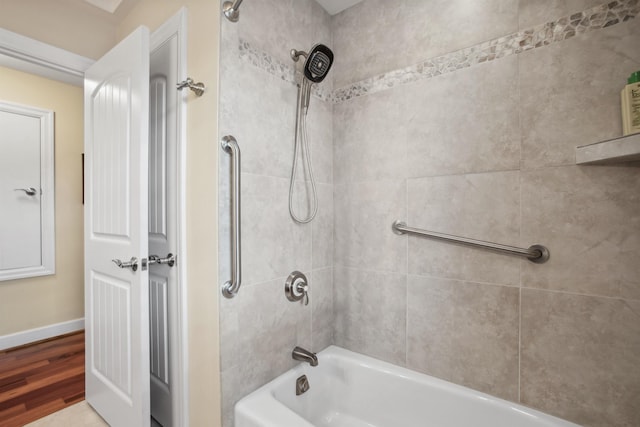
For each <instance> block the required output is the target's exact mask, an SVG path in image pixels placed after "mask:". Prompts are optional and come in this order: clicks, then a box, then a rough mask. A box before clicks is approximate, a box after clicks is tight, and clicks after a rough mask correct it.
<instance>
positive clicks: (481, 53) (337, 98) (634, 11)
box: [333, 0, 640, 103]
mask: <svg viewBox="0 0 640 427" xmlns="http://www.w3.org/2000/svg"><path fill="white" fill-rule="evenodd" d="M639 3H640V2H639V0H615V1H612V2H609V3H606V4H603V5H600V6H596V7H593V8H591V9H587V10H585V11H583V12H580V13H574V14H573V15H570V16H565V17H563V18H560V19H558V20H557V21H552V22H548V23H546V24H542V25H537V26H535V27H533V28H530V29H527V30H523V31H519V32H517V33H513V34H509V35H507V36H504V37H499V38H497V39H493V40H489V41H487V42H484V43H481V44H478V45H475V46H472V47H468V48H465V49H461V50H458V51H456V52H451V53H447V54H444V55H441V56H437V57H435V58H431V59H428V60H426V61H424V62H420V63H418V64H415V65H411V66H409V67H406V68H402V69H399V70H394V71H390V72H388V73H384V74H380V75H377V76H374V77H370V78H368V79H365V80H362V81H360V82H357V83H353V84H351V85H348V86H346V87H343V88H339V89H336V90H335V91H334V92H333V101H334V102H335V103H339V102H343V101H346V100H348V99H351V98H354V97H357V96H362V95H366V94H368V93H375V92H380V91H382V90H385V89H390V88H392V87H395V86H399V85H402V84H405V83H410V82H414V81H417V80H421V79H425V78H431V77H435V76H439V75H441V74H446V73H450V72H453V71H456V70H459V69H461V68H467V67H471V66H472V65H476V64H481V63H483V62H488V61H493V60H496V59H499V58H503V57H505V56H509V55H517V54H519V53H522V52H525V51H527V50H531V49H535V48H538V47H543V46H548V45H550V44H553V43H557V42H560V41H562V40H566V39H569V38H571V37H573V36H575V35H576V34H581V33H586V32H589V31H593V30H598V29H601V28H606V27H610V26H612V25H615V24H618V23H620V22H626V21H628V20H630V19H634V18H635V17H636V16H637V15H638V14H639V13H640V4H639Z"/></svg>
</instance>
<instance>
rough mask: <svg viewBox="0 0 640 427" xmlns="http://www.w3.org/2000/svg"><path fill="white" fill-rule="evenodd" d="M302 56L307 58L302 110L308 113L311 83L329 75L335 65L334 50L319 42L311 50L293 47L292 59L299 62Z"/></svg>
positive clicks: (302, 89) (302, 85) (301, 87)
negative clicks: (305, 50)
mask: <svg viewBox="0 0 640 427" xmlns="http://www.w3.org/2000/svg"><path fill="white" fill-rule="evenodd" d="M301 56H304V57H305V58H306V61H305V63H304V77H303V78H302V84H301V85H300V89H301V91H302V111H303V113H304V114H305V115H306V114H307V109H308V108H309V101H310V99H311V85H312V84H313V83H320V82H321V81H323V80H324V78H325V77H327V74H329V70H330V69H331V65H333V52H332V51H331V49H329V48H328V47H327V46H325V45H323V44H317V45H315V46H314V47H313V48H312V49H311V52H309V53H307V52H303V51H301V50H295V49H291V59H293V60H294V61H295V62H298V60H299V59H300V57H301Z"/></svg>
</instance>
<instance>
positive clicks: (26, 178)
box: [0, 103, 42, 270]
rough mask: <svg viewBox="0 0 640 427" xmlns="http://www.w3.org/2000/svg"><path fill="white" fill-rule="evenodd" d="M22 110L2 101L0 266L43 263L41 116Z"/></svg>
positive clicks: (24, 265)
mask: <svg viewBox="0 0 640 427" xmlns="http://www.w3.org/2000/svg"><path fill="white" fill-rule="evenodd" d="M7 107H10V106H8V105H7ZM20 110H21V109H19V108H17V107H16V108H13V109H11V108H2V105H1V103H0V129H2V134H1V135H0V149H1V151H2V155H0V270H7V269H17V268H24V267H34V266H38V265H40V264H41V263H42V258H41V253H42V251H41V249H40V145H41V142H40V138H41V135H40V133H41V131H40V128H41V123H40V122H41V119H40V117H36V116H35V115H30V114H28V112H27V111H24V112H22V111H20ZM25 110H26V109H25ZM33 190H35V191H33Z"/></svg>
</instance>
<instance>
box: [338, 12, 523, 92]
mask: <svg viewBox="0 0 640 427" xmlns="http://www.w3.org/2000/svg"><path fill="white" fill-rule="evenodd" d="M517 28H518V1H517V0H476V1H473V2H469V1H465V0H431V1H423V0H410V1H402V2H400V1H388V0H365V1H364V2H362V3H360V4H358V5H356V6H354V7H351V8H349V9H347V10H345V11H344V12H342V13H340V14H338V15H336V16H334V17H333V19H332V29H333V39H334V45H335V54H336V64H335V65H336V69H335V78H334V83H335V87H336V88H339V87H343V86H346V85H347V84H349V83H354V82H357V81H360V80H363V79H365V78H368V77H372V76H375V75H378V74H381V73H383V72H386V71H390V70H395V69H398V68H403V67H406V66H407V65H411V64H415V63H417V62H419V61H420V60H425V59H428V58H431V57H433V56H437V55H441V54H443V53H448V52H452V51H455V50H458V49H461V48H463V47H468V46H472V45H474V44H477V43H480V42H483V41H486V40H489V39H492V38H495V37H500V36H503V35H505V34H509V33H512V32H514V31H516V30H517ZM452 29H455V31H452Z"/></svg>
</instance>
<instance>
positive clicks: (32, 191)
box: [13, 187, 38, 196]
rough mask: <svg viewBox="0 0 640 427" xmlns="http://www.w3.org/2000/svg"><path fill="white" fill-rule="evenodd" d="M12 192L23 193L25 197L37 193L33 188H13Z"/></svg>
mask: <svg viewBox="0 0 640 427" xmlns="http://www.w3.org/2000/svg"><path fill="white" fill-rule="evenodd" d="M13 191H24V192H25V194H26V195H27V196H35V195H36V194H37V193H38V190H36V189H35V188H33V187H29V188H14V189H13Z"/></svg>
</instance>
